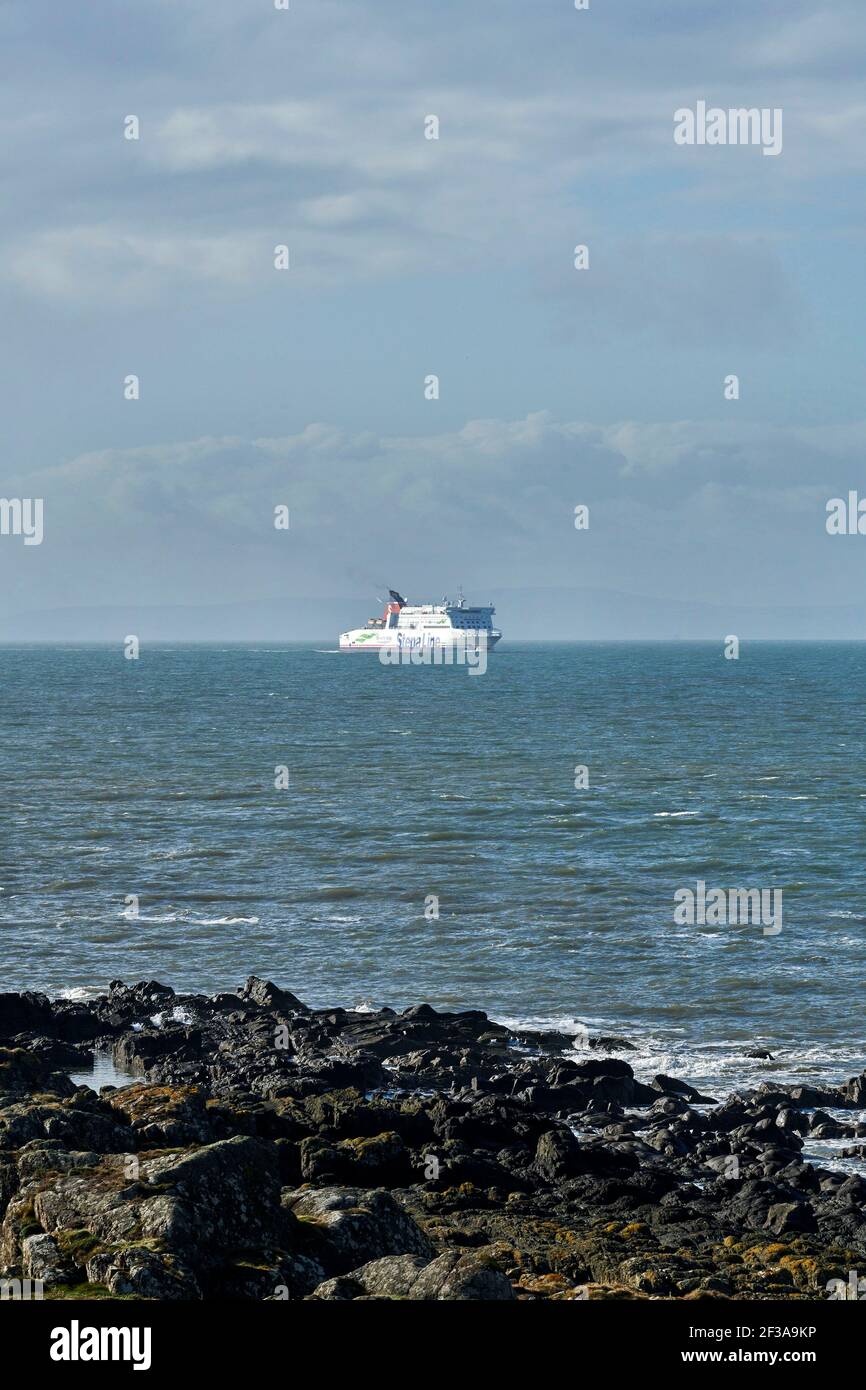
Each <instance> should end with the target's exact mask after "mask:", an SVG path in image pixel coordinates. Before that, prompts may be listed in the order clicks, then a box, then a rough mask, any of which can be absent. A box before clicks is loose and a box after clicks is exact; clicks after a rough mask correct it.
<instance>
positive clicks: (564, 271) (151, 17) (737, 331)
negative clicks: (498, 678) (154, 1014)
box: [0, 0, 866, 641]
mask: <svg viewBox="0 0 866 1390" xmlns="http://www.w3.org/2000/svg"><path fill="white" fill-rule="evenodd" d="M43 14H44V16H45V19H44V22H43V23H42V25H41V26H39V28H38V32H34V25H33V22H32V15H31V14H30V13H29V11H28V8H27V7H26V6H24V5H23V4H22V3H20V0H12V3H9V4H6V5H4V6H3V7H2V9H0V39H2V42H3V45H4V49H5V51H6V53H7V55H8V57H9V59H10V62H9V73H10V75H9V78H8V81H7V83H6V84H5V88H4V92H3V93H2V94H0V119H2V121H3V128H4V135H5V139H4V141H3V147H4V155H3V159H4V164H5V169H4V174H5V183H6V186H7V187H14V188H15V189H16V197H15V198H14V199H9V200H7V201H6V203H5V204H4V207H3V208H2V209H0V246H2V255H0V312H2V314H3V318H4V323H5V325H6V333H5V334H4V342H3V347H2V353H3V357H2V371H0V408H2V413H3V420H4V426H5V437H6V442H5V449H4V456H3V465H4V466H3V474H2V478H0V497H5V498H12V497H20V498H27V497H40V498H43V499H44V539H43V541H42V544H40V545H32V546H26V545H24V544H23V541H22V538H21V537H16V536H0V641H18V640H52V641H53V640H76V639H80V640H96V639H95V638H94V634H99V635H100V636H99V640H114V635H116V636H117V640H119V641H120V640H122V638H123V636H124V634H125V633H126V632H129V631H137V630H138V628H140V629H141V635H142V636H143V637H144V638H147V636H148V635H153V636H154V637H157V638H162V639H164V640H172V639H175V640H211V639H213V640H220V639H221V638H222V639H225V640H242V639H243V638H244V637H249V638H251V639H256V638H261V637H268V636H273V638H274V639H275V640H289V639H290V638H291V637H292V636H297V637H298V638H299V639H307V638H326V637H327V636H328V635H330V636H331V637H332V638H336V636H337V633H338V632H339V631H340V630H341V629H342V628H345V627H348V626H350V625H351V624H352V623H353V622H354V621H356V620H359V619H360V620H363V618H365V617H366V616H368V615H369V614H370V613H372V612H374V611H375V608H376V597H377V595H381V594H382V592H383V590H384V588H385V587H387V586H389V585H396V586H397V587H398V588H399V589H400V590H401V592H403V593H406V594H407V595H409V596H410V597H412V598H414V599H415V600H418V601H420V600H431V599H432V600H438V599H439V598H440V597H441V595H442V594H443V593H444V592H446V591H447V592H452V593H453V592H454V591H455V590H456V588H457V586H458V584H462V585H463V587H464V590H465V592H466V594H467V596H468V597H470V598H473V599H476V600H478V601H481V602H486V601H488V599H490V598H491V597H492V598H493V599H494V601H496V603H497V607H498V610H499V611H498V615H497V616H498V620H499V622H500V624H501V626H502V629H503V631H504V633H505V638H506V640H507V639H508V638H509V637H514V638H526V637H533V636H537V637H547V638H552V637H563V638H580V637H593V638H595V637H610V638H617V637H632V636H646V637H659V638H675V637H684V638H695V637H708V638H709V637H711V638H721V636H723V635H724V634H725V633H727V632H738V633H739V634H740V635H741V636H743V637H746V638H748V637H784V638H790V637H804V638H816V637H822V636H823V637H834V638H845V637H856V638H863V637H864V636H866V603H864V598H863V593H864V586H863V564H864V554H866V538H864V537H862V536H858V535H854V536H830V535H828V534H827V530H826V526H825V521H826V504H827V501H828V499H830V498H832V497H847V495H848V493H849V491H850V490H852V489H857V488H858V486H859V487H860V491H861V493H862V494H863V495H866V469H864V458H866V418H864V408H863V381H864V375H866V361H864V345H863V335H862V324H863V321H864V317H866V315H864V278H863V275H862V246H863V201H864V191H863V190H864V183H863V178H862V175H863V173H864V166H866V144H864V141H863V139H862V132H863V127H864V120H866V115H864V112H866V108H864V104H863V98H862V90H861V74H862V68H863V60H864V57H866V10H864V9H863V7H862V5H857V4H855V3H854V2H853V0H840V3H838V4H835V5H832V6H830V5H827V4H817V5H815V4H807V3H805V0H792V2H791V3H781V0H769V2H768V3H766V4H764V5H762V6H761V7H760V11H759V12H756V11H755V8H754V6H753V5H751V4H748V3H746V0H731V3H729V4H726V5H725V6H722V7H711V8H710V9H709V10H702V9H700V8H698V9H696V7H695V6H694V5H693V4H691V3H688V0H662V3H659V4H657V5H654V6H652V7H648V6H646V5H645V4H640V3H638V0H626V3H622V4H619V5H617V6H607V5H605V4H602V3H598V4H596V3H593V4H592V6H591V8H590V9H589V10H588V11H586V12H582V13H578V12H576V11H575V9H574V7H573V5H572V4H571V3H570V0H542V3H539V4H536V5H533V6H526V5H525V4H522V3H519V2H518V0H500V3H497V5H496V6H493V5H492V4H483V3H482V4H479V5H476V6H473V7H472V8H471V10H469V11H468V12H467V11H466V9H465V6H460V5H458V4H457V3H456V0H443V2H442V3H440V4H438V5H436V6H435V7H432V8H429V9H428V8H427V7H423V6H420V7H413V8H411V9H407V8H405V7H400V6H396V5H392V4H388V3H384V4H381V5H376V6H362V7H359V6H358V5H354V4H349V3H348V0H319V2H318V3H316V4H312V3H305V0H293V3H292V7H291V9H290V10H289V11H286V12H278V11H275V10H274V9H273V7H272V6H271V5H270V4H269V3H266V0H184V3H180V4H179V3H177V0H172V2H171V3H169V0H152V3H150V4H149V5H147V6H141V7H128V8H127V9H126V10H124V13H123V17H122V20H121V19H120V18H119V16H118V13H117V9H116V6H114V5H112V4H111V3H110V2H109V0H92V3H91V4H90V5H89V6H88V8H87V10H86V11H85V12H78V11H75V10H73V9H70V8H69V7H66V6H63V5H62V4H60V3H59V0H50V3H48V4H47V5H46V6H45V7H44V9H43ZM120 50H122V58H123V61H122V62H121V63H118V62H117V57H118V52H119V51H120ZM704 100H706V101H708V102H710V103H717V104H718V105H719V106H720V107H723V108H728V107H738V106H744V107H751V106H754V107H757V108H773V109H776V108H778V109H780V110H781V111H782V112H783V114H784V141H783V148H782V150H781V153H780V154H779V155H778V157H775V158H764V157H763V156H762V152H761V150H760V149H757V148H752V147H742V146H740V147H735V146H729V147H716V148H707V147H697V146H695V147H682V146H678V145H677V144H676V143H675V142H674V139H673V127H674V113H675V111H676V110H677V109H678V108H682V107H691V106H694V105H695V104H696V103H697V102H699V101H704ZM431 113H433V114H435V115H436V116H437V118H438V121H439V138H438V140H428V139H425V121H426V120H427V118H428V116H429V115H430V114H431ZM130 114H135V116H136V117H137V119H138V122H139V124H140V138H139V139H138V140H128V139H126V138H124V122H125V121H126V120H127V118H128V117H129V115H130ZM282 244H285V245H286V246H288V247H289V251H290V267H291V268H290V269H289V270H288V271H278V270H276V269H275V268H274V248H275V247H276V246H278V245H282ZM577 244H586V245H587V246H588V248H589V258H590V261H589V269H587V270H585V271H577V270H575V268H574V248H575V246H576V245H577ZM731 373H733V374H736V375H737V376H738V378H739V382H740V398H739V399H738V400H727V399H725V396H724V382H725V378H726V377H727V376H728V375H729V374H731ZM130 374H134V375H135V376H137V377H138V379H139V383H140V397H139V399H137V400H129V399H125V397H124V383H125V381H126V379H127V378H128V376H129V375H130ZM431 374H435V375H436V376H437V377H438V378H439V384H440V390H439V397H438V399H433V400H430V399H426V398H425V389H424V384H425V380H426V379H427V378H428V377H429V376H430V375H431ZM578 504H585V505H587V506H589V508H590V518H591V520H590V526H589V529H588V530H586V531H577V530H576V529H575V526H574V509H575V506H577V505H578ZM279 505H285V506H287V507H288V508H289V509H290V514H291V524H290V527H289V529H288V530H276V529H275V528H274V524H273V517H274V508H275V507H276V506H279ZM320 597H322V599H323V600H324V598H327V599H328V600H333V603H331V602H328V604H327V605H326V604H325V603H324V601H323V602H322V603H321V604H320V606H319V609H318V611H311V607H310V605H311V602H312V601H314V600H317V599H319V598H320ZM119 629H122V631H119V632H118V630H119Z"/></svg>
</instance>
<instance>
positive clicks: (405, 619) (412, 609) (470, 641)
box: [340, 589, 502, 652]
mask: <svg viewBox="0 0 866 1390" xmlns="http://www.w3.org/2000/svg"><path fill="white" fill-rule="evenodd" d="M388 593H389V595H390V597H389V600H388V602H387V603H386V604H385V611H384V612H383V614H382V616H381V618H368V619H367V621H366V623H365V624H364V626H363V627H356V628H352V629H351V631H349V632H341V633H340V651H341V652H362V651H371V652H380V651H383V650H387V649H390V648H394V647H396V648H407V649H409V650H418V651H422V652H423V651H428V650H434V649H435V648H437V647H438V648H445V647H456V646H460V647H463V648H464V649H469V650H472V649H473V648H475V647H478V646H480V645H482V644H483V642H484V640H485V639H486V649H487V651H492V649H493V648H494V647H495V646H496V643H497V642H498V641H499V639H500V638H501V636H502V633H501V632H499V631H498V629H497V628H495V627H494V626H493V615H494V613H495V612H496V609H495V608H494V607H493V604H492V603H491V604H487V605H484V606H483V607H473V606H471V605H470V604H468V603H467V602H466V600H465V598H464V597H463V593H462V590H461V591H460V593H459V594H458V597H457V598H456V599H454V600H453V601H452V600H451V599H449V598H443V600H442V602H441V603H409V602H407V600H406V599H404V598H403V596H402V594H398V593H397V591H396V589H389V590H388ZM481 634H484V637H483V638H481Z"/></svg>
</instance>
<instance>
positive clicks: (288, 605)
mask: <svg viewBox="0 0 866 1390" xmlns="http://www.w3.org/2000/svg"><path fill="white" fill-rule="evenodd" d="M410 597H412V598H416V599H418V598H421V599H424V598H427V597H428V595H410ZM437 598H438V595H437ZM467 598H469V599H470V601H471V600H477V601H478V602H480V603H487V602H488V601H489V600H490V599H492V600H493V602H494V603H495V604H496V608H497V615H496V616H497V622H498V623H499V625H500V626H501V628H502V630H503V633H504V636H505V641H506V642H507V641H508V640H509V639H512V640H526V639H531V638H536V639H541V640H556V639H559V640H562V641H568V640H572V641H574V640H580V639H584V640H589V639H593V640H604V639H611V640H612V639H624V640H639V639H641V638H651V639H658V640H700V639H719V640H720V639H721V638H722V637H724V636H726V635H727V634H728V633H736V635H737V636H739V637H742V638H753V639H755V638H778V639H789V640H796V639H804V640H805V639H812V640H814V639H818V638H826V639H836V640H839V639H845V638H849V639H856V640H864V639H866V606H864V605H854V604H851V605H848V606H846V607H844V608H818V607H810V606H809V605H808V604H792V605H790V606H789V607H785V608H769V607H766V608H765V607H760V606H754V607H753V606H748V605H744V604H733V605H730V606H723V605H717V604H711V603H702V602H698V601H693V600H690V599H669V598H658V597H655V596H653V595H649V594H642V595H637V594H624V593H618V592H616V591H615V590H610V589H568V588H551V589H495V588H494V589H484V590H483V591H482V590H478V591H477V592H474V591H473V592H467ZM377 611H378V609H377V604H376V600H375V596H373V597H371V598H369V599H362V600H359V599H358V598H357V597H352V598H349V597H346V598H340V597H330V596H329V597H321V596H310V597H302V598H298V597H291V598H285V599H271V600H266V601H264V600H263V601H260V602H253V603H237V604H203V605H200V606H185V605H177V606H169V605H166V606H160V607H143V606H137V605H124V606H121V605H117V606H114V607H108V606H106V607H94V608H54V609H43V610H35V611H33V612H29V613H18V614H15V615H12V616H3V617H0V641H2V642H64V641H67V642H68V641H73V642H119V641H122V639H123V638H124V637H125V636H126V635H127V634H128V633H134V634H135V635H136V636H138V637H140V638H141V639H142V641H175V642H243V641H273V642H286V641H320V642H322V643H327V644H328V645H333V644H335V643H336V641H337V638H338V636H339V634H340V632H342V631H344V630H345V629H346V628H349V627H357V626H359V625H360V624H362V623H363V622H364V621H365V620H366V619H367V618H368V617H370V616H371V615H372V614H374V613H376V612H377Z"/></svg>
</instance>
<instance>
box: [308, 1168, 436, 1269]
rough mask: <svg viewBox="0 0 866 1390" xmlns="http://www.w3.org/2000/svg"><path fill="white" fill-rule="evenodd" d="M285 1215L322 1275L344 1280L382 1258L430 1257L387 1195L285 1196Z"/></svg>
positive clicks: (345, 1191)
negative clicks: (307, 1241)
mask: <svg viewBox="0 0 866 1390" xmlns="http://www.w3.org/2000/svg"><path fill="white" fill-rule="evenodd" d="M285 1204H286V1207H287V1209H288V1210H289V1211H290V1212H291V1213H292V1215H293V1216H295V1217H296V1218H297V1219H298V1220H299V1221H301V1222H302V1223H303V1224H304V1228H305V1230H306V1231H307V1233H308V1235H309V1236H310V1238H311V1241H312V1247H311V1252H312V1253H314V1254H315V1255H316V1256H317V1257H318V1259H319V1260H320V1262H321V1264H322V1265H323V1266H324V1268H325V1271H326V1273H327V1272H330V1273H331V1274H347V1273H349V1271H351V1270H353V1269H357V1268H358V1267H359V1265H362V1264H366V1263H368V1262H369V1261H370V1260H377V1259H380V1258H382V1256H384V1255H422V1256H423V1257H424V1258H425V1259H426V1260H431V1259H432V1258H433V1255H434V1253H435V1252H434V1250H433V1247H432V1246H431V1244H430V1241H429V1240H428V1239H427V1237H426V1236H425V1235H424V1233H423V1232H422V1231H421V1229H420V1227H419V1226H418V1225H417V1224H416V1223H415V1222H414V1221H413V1220H412V1218H411V1217H410V1216H408V1215H407V1213H406V1212H404V1211H403V1209H402V1208H401V1207H400V1206H399V1205H398V1204H397V1202H396V1201H395V1200H394V1198H393V1197H392V1196H391V1194H390V1192H385V1191H383V1190H381V1189H379V1190H372V1191H370V1190H364V1189H360V1188H351V1187H326V1188H322V1189H320V1190H319V1191H309V1192H307V1191H304V1190H301V1191H300V1192H295V1193H287V1194H286V1197H285Z"/></svg>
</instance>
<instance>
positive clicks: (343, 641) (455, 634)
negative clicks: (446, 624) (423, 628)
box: [340, 627, 502, 652]
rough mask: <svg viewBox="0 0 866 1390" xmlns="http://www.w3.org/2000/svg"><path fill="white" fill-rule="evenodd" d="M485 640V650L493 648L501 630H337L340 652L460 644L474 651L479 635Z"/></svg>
mask: <svg viewBox="0 0 866 1390" xmlns="http://www.w3.org/2000/svg"><path fill="white" fill-rule="evenodd" d="M479 636H480V637H484V638H486V640H487V650H488V651H492V650H493V648H494V647H495V646H496V643H497V642H498V641H499V639H500V637H501V636H502V633H501V632H486V631H482V632H480V633H477V632H475V631H474V630H473V629H466V628H454V629H447V628H446V629H445V630H444V631H442V632H435V633H434V632H421V633H411V632H400V631H395V630H392V631H390V632H371V631H369V630H368V629H366V628H363V627H361V628H356V629H355V630H354V631H353V632H341V633H340V651H341V652H381V651H391V650H393V649H396V650H398V651H407V652H411V651H422V652H424V651H435V650H437V649H438V650H439V651H444V650H445V649H446V648H455V647H461V648H462V649H463V650H464V651H465V650H467V649H468V650H469V651H477V649H478V647H479V645H480V643H479V641H478V638H479Z"/></svg>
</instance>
